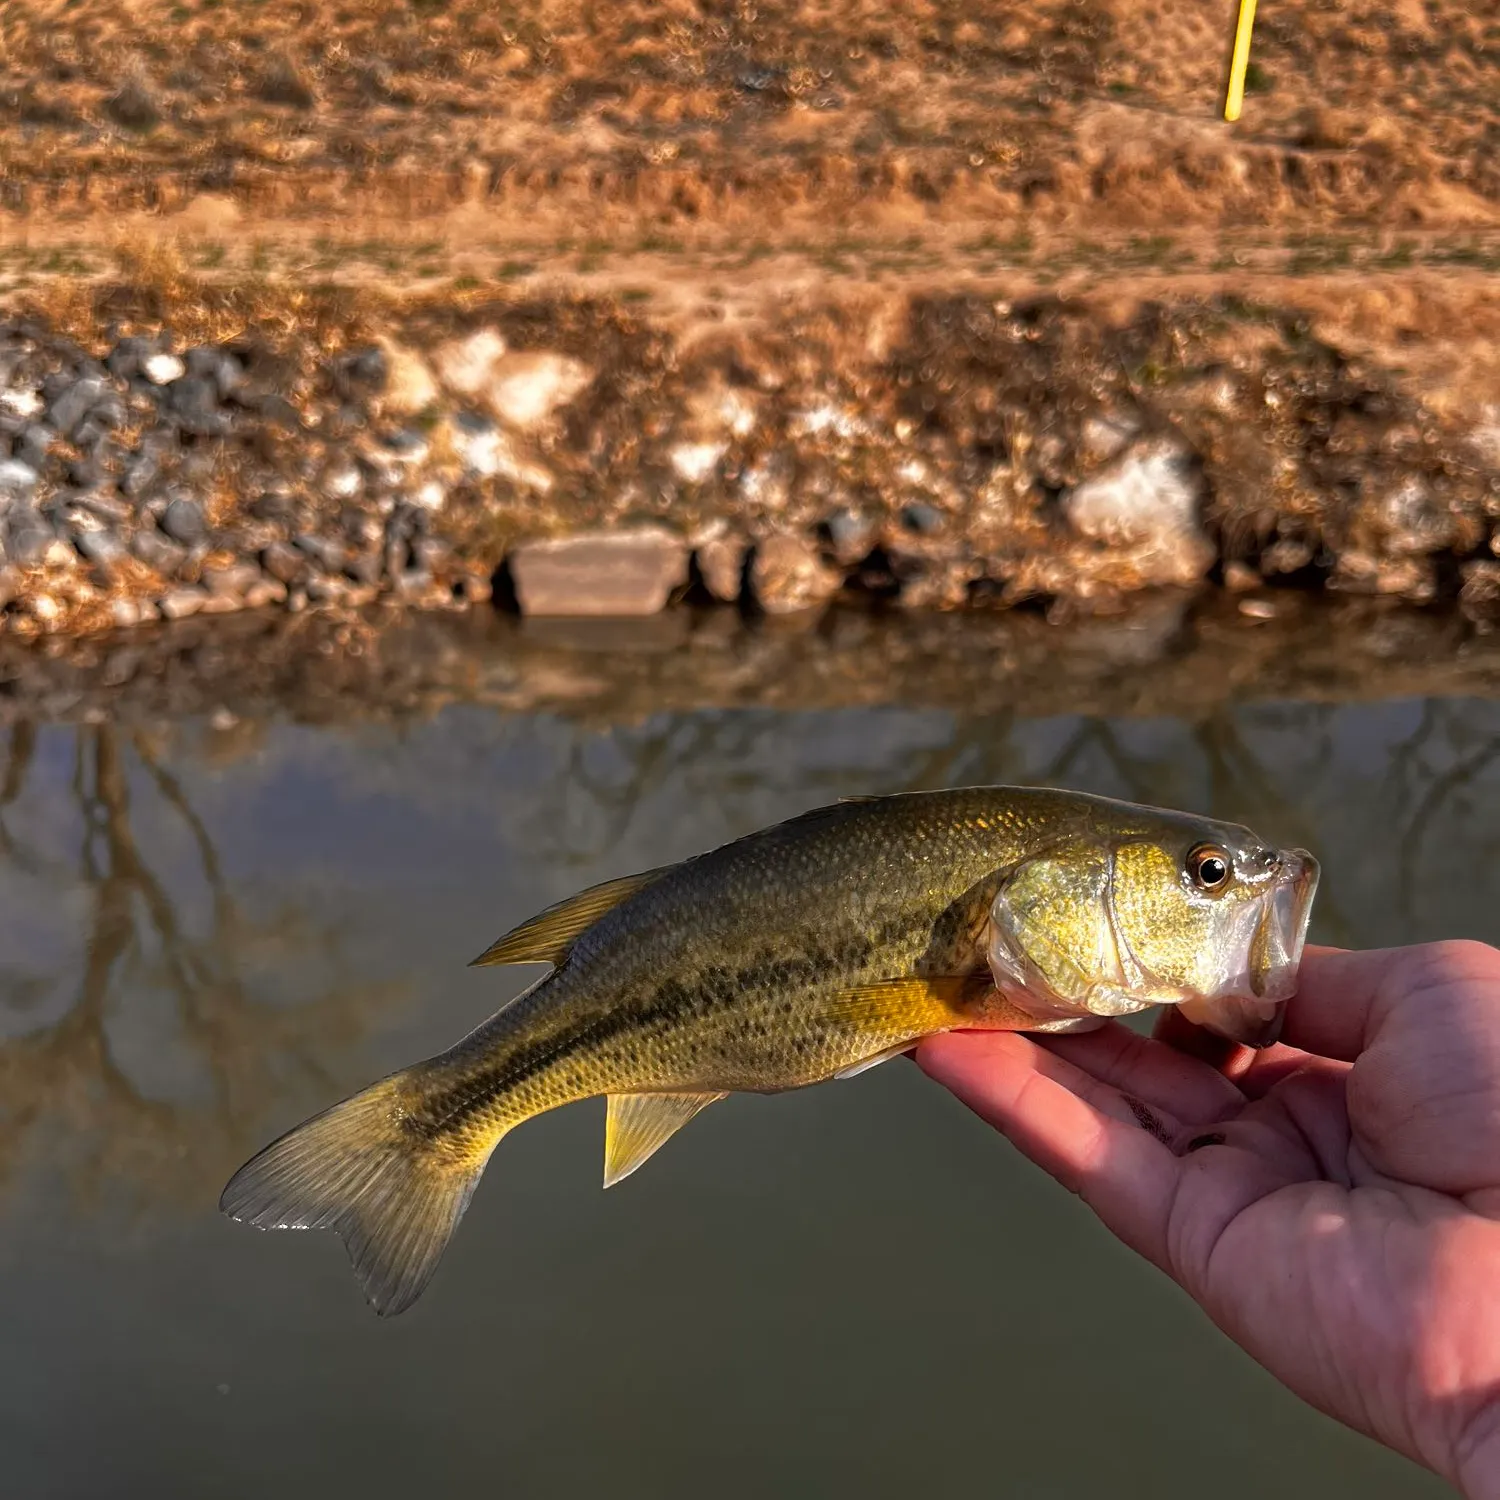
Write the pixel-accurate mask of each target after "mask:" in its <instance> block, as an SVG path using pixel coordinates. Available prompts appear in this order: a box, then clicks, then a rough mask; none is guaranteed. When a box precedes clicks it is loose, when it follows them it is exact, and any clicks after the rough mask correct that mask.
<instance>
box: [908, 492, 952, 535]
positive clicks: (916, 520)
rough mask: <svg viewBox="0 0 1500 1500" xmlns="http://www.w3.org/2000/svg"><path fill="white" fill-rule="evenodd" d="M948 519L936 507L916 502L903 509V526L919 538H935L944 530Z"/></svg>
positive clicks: (919, 501)
mask: <svg viewBox="0 0 1500 1500" xmlns="http://www.w3.org/2000/svg"><path fill="white" fill-rule="evenodd" d="M946 520H947V517H946V516H944V514H943V513H942V511H940V510H939V509H938V508H937V507H936V506H935V505H928V504H927V503H926V502H925V501H921V500H916V501H913V502H912V504H910V505H903V506H902V507H901V524H902V525H903V526H904V527H905V528H906V529H907V530H908V531H912V532H915V533H916V534H917V535H918V536H933V535H935V534H936V533H937V532H939V531H941V530H942V529H943V525H944V522H945V521H946Z"/></svg>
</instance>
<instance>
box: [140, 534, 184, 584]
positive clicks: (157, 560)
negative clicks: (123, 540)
mask: <svg viewBox="0 0 1500 1500" xmlns="http://www.w3.org/2000/svg"><path fill="white" fill-rule="evenodd" d="M130 550H131V551H132V552H133V553H134V554H135V555H136V556H137V557H138V558H139V559H140V560H141V561H142V562H143V563H145V565H146V566H147V567H148V568H155V569H156V571H157V572H158V573H162V574H164V575H165V576H167V577H168V578H170V577H171V576H172V575H173V574H174V573H175V572H176V571H177V570H178V569H179V568H180V567H181V566H182V565H183V563H184V562H185V561H186V559H187V549H186V548H184V547H179V546H178V545H177V544H176V543H175V542H169V541H168V540H167V539H166V537H164V536H163V535H162V534H161V533H160V532H159V531H150V530H146V531H138V532H136V534H135V535H134V536H133V537H132V538H131V539H130Z"/></svg>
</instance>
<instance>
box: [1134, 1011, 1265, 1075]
mask: <svg viewBox="0 0 1500 1500" xmlns="http://www.w3.org/2000/svg"><path fill="white" fill-rule="evenodd" d="M1151 1035H1152V1037H1153V1038H1154V1039H1155V1040H1156V1041H1158V1042H1161V1043H1162V1044H1163V1045H1165V1046H1168V1047H1171V1048H1172V1049H1173V1050H1174V1051H1176V1052H1180V1053H1182V1054H1183V1055H1184V1056H1185V1057H1191V1058H1193V1059H1194V1060H1195V1061H1197V1062H1200V1063H1202V1064H1203V1065H1204V1066H1205V1067H1209V1068H1212V1069H1213V1070H1214V1071H1215V1072H1216V1073H1219V1074H1221V1075H1222V1076H1224V1077H1233V1076H1235V1074H1236V1072H1237V1071H1239V1072H1242V1071H1243V1064H1244V1062H1245V1061H1246V1060H1247V1054H1248V1055H1253V1049H1251V1048H1249V1047H1242V1046H1240V1044H1239V1043H1238V1042H1231V1041H1229V1040H1228V1039H1227V1038H1226V1037H1222V1036H1218V1035H1216V1034H1215V1033H1214V1032H1212V1031H1209V1030H1208V1029H1207V1028H1206V1027H1203V1026H1195V1025H1194V1024H1193V1023H1192V1022H1191V1021H1189V1020H1188V1018H1187V1017H1186V1016H1184V1015H1183V1013H1182V1012H1181V1011H1180V1010H1178V1008H1177V1007H1176V1006H1175V1005H1167V1006H1164V1007H1163V1008H1162V1012H1161V1014H1160V1015H1159V1016H1158V1017H1157V1018H1156V1025H1155V1026H1153V1027H1152V1028H1151Z"/></svg>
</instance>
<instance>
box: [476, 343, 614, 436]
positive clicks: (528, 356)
mask: <svg viewBox="0 0 1500 1500" xmlns="http://www.w3.org/2000/svg"><path fill="white" fill-rule="evenodd" d="M593 378H594V372H593V371H592V370H591V369H590V368H589V367H588V366H587V365H586V364H584V363H583V362H582V361H581V360H576V359H573V358H571V357H570V356H568V355H566V354H556V353H553V352H552V351H550V350H536V351H531V352H524V353H519V354H507V355H505V356H504V358H503V359H501V360H499V361H498V362H497V363H496V365H495V368H494V372H493V375H492V377H491V379H490V382H489V386H488V389H487V390H486V392H485V397H486V400H487V401H488V403H489V406H490V409H491V410H492V411H493V412H494V413H495V415H496V416H497V417H499V418H500V419H501V420H502V421H504V422H507V423H509V424H510V425H511V426H512V427H519V428H522V429H523V430H524V429H526V428H531V427H539V426H541V425H542V423H544V422H546V421H547V420H548V419H549V418H550V417H551V416H552V414H553V413H554V412H555V411H556V410H557V409H558V407H560V406H566V405H567V404H568V402H569V401H571V400H572V399H573V398H574V397H575V396H576V395H578V393H579V392H580V391H582V390H583V388H584V387H585V386H586V385H588V383H589V382H590V381H591V380H592V379H593Z"/></svg>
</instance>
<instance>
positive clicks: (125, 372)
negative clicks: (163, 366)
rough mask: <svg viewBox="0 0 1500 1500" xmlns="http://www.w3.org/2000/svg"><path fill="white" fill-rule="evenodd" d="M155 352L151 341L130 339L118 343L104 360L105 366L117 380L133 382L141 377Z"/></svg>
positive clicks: (120, 340)
mask: <svg viewBox="0 0 1500 1500" xmlns="http://www.w3.org/2000/svg"><path fill="white" fill-rule="evenodd" d="M154 352H155V346H154V345H153V344H152V342H151V340H150V339H143V338H136V337H129V338H123V339H119V340H117V341H116V343H115V346H114V348H113V349H111V350H110V351H109V353H108V354H107V355H106V356H105V358H104V366H105V368H106V369H107V370H108V371H109V373H110V374H111V375H113V376H114V377H115V378H116V379H117V380H131V379H133V378H134V377H135V376H136V375H139V374H140V373H141V371H142V369H143V367H144V364H145V361H146V360H148V359H149V358H150V357H151V355H152V354H153V353H154Z"/></svg>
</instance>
